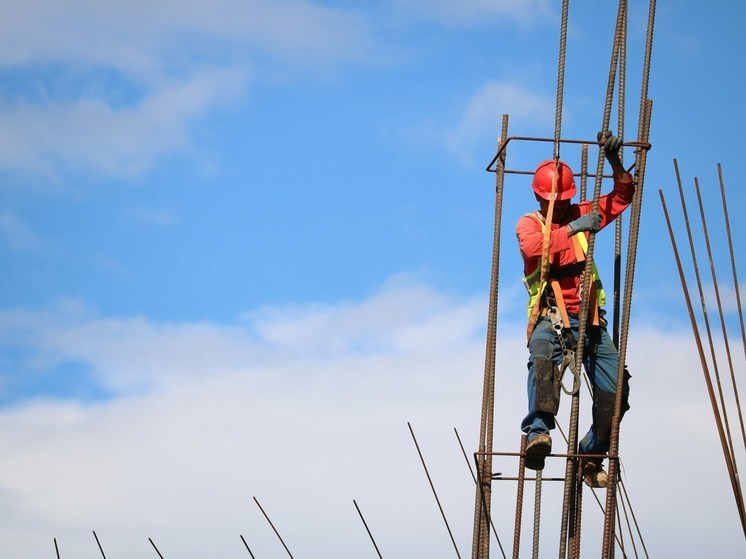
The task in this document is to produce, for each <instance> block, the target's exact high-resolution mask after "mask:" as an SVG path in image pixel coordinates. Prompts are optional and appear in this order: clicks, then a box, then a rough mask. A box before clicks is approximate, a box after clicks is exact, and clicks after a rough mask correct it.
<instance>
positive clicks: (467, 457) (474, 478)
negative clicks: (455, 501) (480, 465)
mask: <svg viewBox="0 0 746 559" xmlns="http://www.w3.org/2000/svg"><path fill="white" fill-rule="evenodd" d="M453 432H454V433H456V440H457V441H458V445H459V447H460V448H461V453H462V454H463V455H464V460H465V461H466V466H467V468H469V473H470V474H471V479H473V480H474V484H475V485H476V486H477V489H478V488H479V485H478V483H479V482H478V481H477V477H476V476H475V475H474V469H473V468H472V467H471V462H469V456H468V455H467V454H466V449H465V448H464V444H463V443H462V442H461V437H460V436H459V434H458V430H457V429H456V428H455V427H454V428H453ZM489 523H490V526H491V527H492V533H493V534H494V535H495V540H497V545H498V546H499V547H500V553H501V554H502V556H503V559H505V550H504V549H503V544H502V541H501V540H500V536H499V535H498V533H497V529H496V528H495V523H494V522H493V521H492V517H490V518H489Z"/></svg>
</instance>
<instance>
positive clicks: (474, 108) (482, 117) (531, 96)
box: [408, 81, 553, 165]
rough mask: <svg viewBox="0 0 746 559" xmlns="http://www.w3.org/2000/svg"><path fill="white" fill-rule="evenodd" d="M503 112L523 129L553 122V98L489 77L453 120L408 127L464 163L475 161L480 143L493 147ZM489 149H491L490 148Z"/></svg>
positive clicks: (416, 136) (415, 136)
mask: <svg viewBox="0 0 746 559" xmlns="http://www.w3.org/2000/svg"><path fill="white" fill-rule="evenodd" d="M503 114H510V117H511V122H513V123H514V124H516V123H517V125H518V126H520V127H521V128H522V129H524V130H525V129H533V128H536V127H537V126H544V125H545V124H546V122H550V121H551V119H552V116H551V115H552V114H553V102H552V101H551V100H550V99H549V98H547V97H545V96H543V95H540V94H537V93H536V92H535V91H532V90H531V89H530V88H528V87H526V86H524V85H521V84H517V83H512V82H498V81H489V82H487V83H485V84H484V85H483V86H482V87H480V88H479V89H478V90H477V91H476V92H475V93H474V94H473V95H472V96H471V97H470V98H469V99H467V100H465V101H464V103H463V105H462V108H461V110H460V111H459V113H458V115H457V117H456V119H455V120H454V122H452V123H448V124H444V123H438V124H434V123H427V124H423V125H420V126H417V127H414V128H412V129H410V130H409V131H408V134H409V135H410V136H411V137H414V138H417V140H418V141H424V142H428V143H433V142H436V143H438V144H440V145H441V146H442V147H443V148H445V149H446V150H447V151H448V152H449V153H450V154H451V155H452V156H453V157H456V158H458V159H459V160H461V161H462V162H463V163H465V164H467V165H471V164H473V163H474V157H475V154H479V153H480V152H479V150H478V149H477V146H479V145H487V144H486V143H487V142H489V144H488V145H489V149H493V147H494V141H495V135H496V133H499V130H500V120H501V118H502V115H503ZM488 151H489V150H488Z"/></svg>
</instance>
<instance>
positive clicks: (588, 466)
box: [583, 460, 609, 488]
mask: <svg viewBox="0 0 746 559" xmlns="http://www.w3.org/2000/svg"><path fill="white" fill-rule="evenodd" d="M583 481H584V482H585V484H586V485H587V486H588V487H594V488H598V487H606V484H607V483H608V481H609V476H607V475H606V471H605V470H604V467H603V464H602V463H601V461H596V460H585V461H584V462H583Z"/></svg>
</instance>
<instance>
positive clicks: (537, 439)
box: [526, 433, 552, 470]
mask: <svg viewBox="0 0 746 559" xmlns="http://www.w3.org/2000/svg"><path fill="white" fill-rule="evenodd" d="M550 452H552V437H550V436H549V433H537V434H535V435H533V436H532V437H529V440H528V444H526V467H527V468H528V469H529V470H543V469H544V459H545V458H546V457H547V455H548V454H549V453H550Z"/></svg>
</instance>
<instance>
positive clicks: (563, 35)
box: [554, 0, 570, 159]
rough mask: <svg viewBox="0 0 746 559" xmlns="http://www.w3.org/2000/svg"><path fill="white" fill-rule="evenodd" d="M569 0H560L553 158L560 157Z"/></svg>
mask: <svg viewBox="0 0 746 559" xmlns="http://www.w3.org/2000/svg"><path fill="white" fill-rule="evenodd" d="M569 8H570V0H562V20H561V23H560V44H559V63H558V70H557V104H556V106H555V111H554V159H559V157H560V136H561V132H562V99H563V96H564V88H565V53H566V52H567V14H568V12H569Z"/></svg>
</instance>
